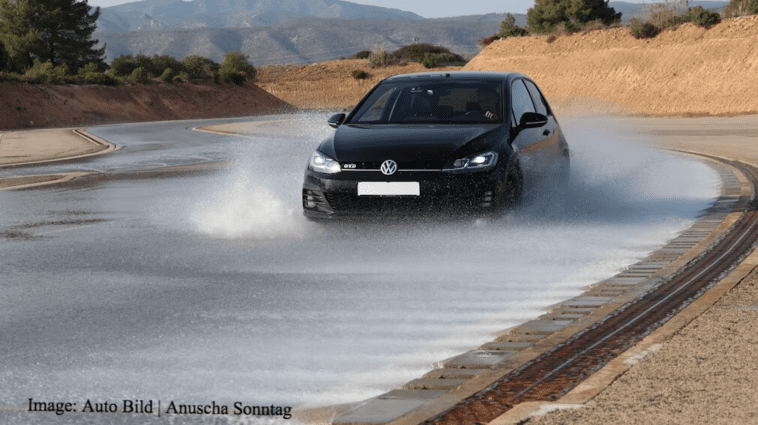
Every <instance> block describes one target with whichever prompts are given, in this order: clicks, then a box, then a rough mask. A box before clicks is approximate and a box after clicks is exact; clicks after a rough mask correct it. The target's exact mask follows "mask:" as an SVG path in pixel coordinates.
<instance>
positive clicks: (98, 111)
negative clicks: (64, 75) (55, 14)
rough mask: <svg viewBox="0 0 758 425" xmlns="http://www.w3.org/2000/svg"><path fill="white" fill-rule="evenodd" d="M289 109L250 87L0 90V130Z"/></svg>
mask: <svg viewBox="0 0 758 425" xmlns="http://www.w3.org/2000/svg"><path fill="white" fill-rule="evenodd" d="M287 109H291V105H288V104H287V103H286V102H283V101H281V100H280V99H278V98H276V97H274V96H272V95H271V94H269V93H267V92H266V91H264V90H261V89H260V88H259V87H257V86H256V85H255V84H252V83H246V84H245V85H244V86H242V87H239V86H236V85H230V84H221V85H218V84H214V83H204V84H191V83H182V84H165V83H164V84H157V83H156V84H149V85H121V86H118V87H105V86H73V85H72V86H67V85H60V86H56V85H36V84H19V83H3V84H0V130H10V129H24V128H41V127H66V126H77V125H93V124H107V123H116V122H138V121H160V120H176V119H192V118H218V117H237V116H246V115H255V114H261V113H267V112H276V111H280V110H287Z"/></svg>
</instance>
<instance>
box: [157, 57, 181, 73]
mask: <svg viewBox="0 0 758 425" xmlns="http://www.w3.org/2000/svg"><path fill="white" fill-rule="evenodd" d="M150 61H151V62H152V67H153V69H155V71H156V73H157V74H159V75H162V74H163V73H164V72H165V71H166V68H171V69H173V70H174V72H180V71H182V63H181V62H179V61H178V60H177V59H176V58H174V57H173V56H169V55H161V56H158V55H155V56H153V57H152V58H151V59H150Z"/></svg>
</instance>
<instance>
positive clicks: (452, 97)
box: [303, 72, 569, 219]
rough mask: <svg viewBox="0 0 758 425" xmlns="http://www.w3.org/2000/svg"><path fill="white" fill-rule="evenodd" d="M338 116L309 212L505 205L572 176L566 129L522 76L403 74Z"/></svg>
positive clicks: (313, 175) (315, 159) (308, 197)
mask: <svg viewBox="0 0 758 425" xmlns="http://www.w3.org/2000/svg"><path fill="white" fill-rule="evenodd" d="M328 122H329V125H330V126H332V127H334V128H336V129H337V130H336V131H335V133H334V135H333V136H331V137H329V138H328V139H326V140H325V141H324V142H322V143H321V145H320V146H319V147H318V148H317V149H316V151H315V152H314V153H313V155H311V158H310V160H309V162H308V167H307V169H306V171H305V182H304V183H303V209H304V214H305V215H306V217H308V218H316V219H318V218H330V217H334V216H342V215H355V214H367V213H379V214H384V213H391V214H395V213H398V212H409V211H410V212H414V213H415V212H420V211H434V212H436V211H447V210H460V209H464V210H468V211H499V210H500V209H502V208H503V207H506V206H509V205H513V204H515V203H517V202H518V201H519V199H520V198H521V195H522V193H523V191H524V190H528V189H529V187H538V185H541V184H543V183H539V182H538V180H546V181H548V182H555V181H558V182H561V181H565V180H566V179H567V178H568V174H569V149H568V145H567V143H566V139H565V138H564V136H563V133H562V132H561V128H560V127H559V126H558V122H557V121H556V119H555V117H554V116H553V113H552V111H551V110H550V106H548V104H547V102H546V101H545V97H544V96H543V95H542V93H541V92H540V90H539V88H537V85H536V84H534V82H533V81H532V80H531V79H530V78H529V77H527V76H525V75H522V74H517V73H496V72H449V73H447V72H446V73H421V74H406V75H396V76H393V77H390V78H387V79H385V80H383V81H381V82H380V83H379V84H377V85H376V86H375V87H374V88H373V89H371V91H369V92H368V94H366V96H365V97H364V98H363V99H362V100H361V101H360V102H359V103H358V104H357V105H356V106H355V108H354V109H353V110H352V111H351V112H350V113H349V114H347V116H346V115H345V114H336V115H334V116H332V117H331V118H329V120H328ZM548 177H549V178H550V179H549V180H548V179H545V178H548ZM547 184H555V183H547Z"/></svg>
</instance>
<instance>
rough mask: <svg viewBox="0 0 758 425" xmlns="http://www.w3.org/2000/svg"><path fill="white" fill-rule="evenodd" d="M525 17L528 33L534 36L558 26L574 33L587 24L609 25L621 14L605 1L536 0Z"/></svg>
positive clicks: (616, 20)
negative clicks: (600, 23) (597, 22)
mask: <svg viewBox="0 0 758 425" xmlns="http://www.w3.org/2000/svg"><path fill="white" fill-rule="evenodd" d="M526 16H527V22H528V23H529V32H530V33H534V34H538V33H549V32H552V31H553V30H555V29H556V27H557V26H558V24H563V25H564V30H565V31H568V32H574V31H577V30H578V29H579V28H581V27H582V26H583V25H585V24H587V23H588V22H592V21H600V22H602V23H603V24H604V25H611V24H613V23H615V22H619V21H620V20H621V13H616V10H614V9H613V8H612V7H609V6H608V2H607V1H606V0H536V1H535V3H534V7H533V8H530V9H529V11H528V12H527V14H526Z"/></svg>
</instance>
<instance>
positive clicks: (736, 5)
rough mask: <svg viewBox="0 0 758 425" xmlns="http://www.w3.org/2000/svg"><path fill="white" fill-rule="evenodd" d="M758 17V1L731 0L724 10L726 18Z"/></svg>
mask: <svg viewBox="0 0 758 425" xmlns="http://www.w3.org/2000/svg"><path fill="white" fill-rule="evenodd" d="M745 15H758V0H731V1H730V2H729V4H727V5H726V8H724V14H723V16H724V17H725V18H735V17H737V16H745Z"/></svg>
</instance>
